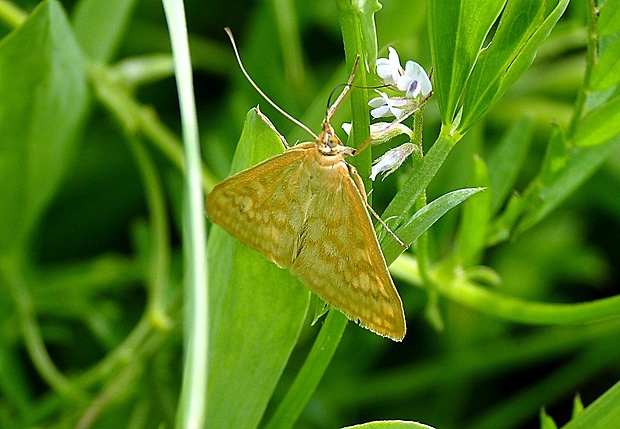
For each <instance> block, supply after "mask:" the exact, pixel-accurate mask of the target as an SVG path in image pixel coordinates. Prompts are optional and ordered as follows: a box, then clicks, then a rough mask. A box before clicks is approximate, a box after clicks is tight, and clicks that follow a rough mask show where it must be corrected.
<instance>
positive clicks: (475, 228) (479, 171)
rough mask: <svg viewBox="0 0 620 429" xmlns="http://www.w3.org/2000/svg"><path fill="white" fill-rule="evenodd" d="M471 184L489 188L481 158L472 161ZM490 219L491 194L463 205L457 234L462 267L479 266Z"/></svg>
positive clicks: (481, 194) (485, 169) (480, 195)
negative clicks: (472, 174)
mask: <svg viewBox="0 0 620 429" xmlns="http://www.w3.org/2000/svg"><path fill="white" fill-rule="evenodd" d="M471 184H472V185H474V186H479V187H482V188H488V187H489V172H488V170H487V166H486V164H485V163H484V160H483V159H482V158H475V159H474V180H473V183H471ZM490 218H491V192H488V191H487V192H481V193H479V194H478V195H474V196H473V197H471V198H470V199H469V200H467V201H466V202H465V203H464V204H463V211H462V216H461V224H460V229H459V234H458V253H459V256H460V260H461V264H462V265H463V266H464V267H470V266H472V265H477V264H479V262H480V256H481V255H482V251H483V250H484V247H485V244H486V236H487V229H488V223H489V219H490Z"/></svg>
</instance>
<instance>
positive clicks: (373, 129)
mask: <svg viewBox="0 0 620 429" xmlns="http://www.w3.org/2000/svg"><path fill="white" fill-rule="evenodd" d="M390 125H391V123H390V122H377V123H375V124H370V135H373V134H377V133H379V132H381V131H383V130H384V129H385V128H387V127H389V126H390ZM351 126H352V125H351V123H350V122H343V123H342V129H343V130H344V132H345V133H347V135H348V136H350V135H351Z"/></svg>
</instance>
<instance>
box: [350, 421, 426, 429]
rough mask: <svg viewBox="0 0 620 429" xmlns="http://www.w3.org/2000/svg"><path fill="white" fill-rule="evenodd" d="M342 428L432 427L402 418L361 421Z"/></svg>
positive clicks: (397, 428)
mask: <svg viewBox="0 0 620 429" xmlns="http://www.w3.org/2000/svg"><path fill="white" fill-rule="evenodd" d="M342 429H434V428H433V427H432V426H428V425H425V424H423V423H418V422H408V421H404V420H385V421H379V422H368V423H362V424H361V425H354V426H346V427H344V428H342Z"/></svg>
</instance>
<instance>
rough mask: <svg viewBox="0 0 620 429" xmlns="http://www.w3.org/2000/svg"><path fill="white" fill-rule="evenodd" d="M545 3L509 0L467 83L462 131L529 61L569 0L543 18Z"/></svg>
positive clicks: (486, 109)
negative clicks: (491, 39) (487, 45)
mask: <svg viewBox="0 0 620 429" xmlns="http://www.w3.org/2000/svg"><path fill="white" fill-rule="evenodd" d="M544 6H545V2H540V1H537V0H516V1H511V2H509V6H507V9H506V11H505V12H504V14H505V15H506V16H502V19H501V21H500V26H499V27H498V29H497V33H496V34H495V36H494V37H493V41H492V42H491V45H490V46H489V47H488V49H487V50H485V51H484V52H483V53H482V54H481V55H480V59H479V61H478V63H477V64H476V68H475V69H474V71H473V72H472V77H471V80H470V82H468V84H467V88H466V94H465V99H464V101H463V103H464V106H463V117H462V119H461V124H460V126H459V130H460V132H465V131H466V130H467V129H468V128H470V127H471V126H472V125H473V124H474V123H475V122H476V121H477V120H478V119H480V117H482V116H483V115H484V114H485V113H486V112H488V111H489V109H490V108H491V107H492V106H493V104H495V102H496V101H497V100H498V99H499V98H500V97H501V96H502V95H503V94H504V93H505V92H506V90H507V89H508V88H509V87H510V86H511V85H512V84H513V83H514V82H515V81H516V80H517V79H518V78H519V77H520V76H521V75H522V74H523V73H524V72H525V70H526V69H527V68H528V67H529V66H530V65H531V64H532V62H533V61H534V58H535V57H536V52H537V50H538V48H539V47H540V45H542V43H543V42H544V41H545V40H546V39H547V37H548V36H549V33H550V32H551V30H552V29H553V27H554V26H555V24H556V23H557V21H558V20H559V19H560V17H561V16H562V14H563V13H564V10H565V9H566V7H567V6H568V0H560V1H559V3H558V4H557V6H556V7H555V8H554V9H553V10H551V12H550V13H549V15H548V16H547V17H546V18H544V20H543V14H544V13H545V8H544ZM530 21H533V22H530Z"/></svg>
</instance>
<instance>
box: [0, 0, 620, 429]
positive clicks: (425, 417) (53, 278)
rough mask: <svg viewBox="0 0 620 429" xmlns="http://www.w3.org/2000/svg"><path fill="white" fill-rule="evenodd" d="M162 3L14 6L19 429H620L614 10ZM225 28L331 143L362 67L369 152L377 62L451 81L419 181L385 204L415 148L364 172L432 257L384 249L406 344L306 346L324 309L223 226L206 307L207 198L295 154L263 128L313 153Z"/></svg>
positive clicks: (441, 89)
mask: <svg viewBox="0 0 620 429" xmlns="http://www.w3.org/2000/svg"><path fill="white" fill-rule="evenodd" d="M164 3H165V5H166V14H164V8H163V7H162V4H161V3H160V2H158V1H155V0H142V1H141V2H137V1H131V0H107V1H105V2H101V1H97V0H78V1H72V2H69V1H63V2H60V1H59V0H45V1H42V2H38V1H33V0H22V1H14V2H10V1H7V0H0V20H1V22H2V24H3V25H2V26H0V37H1V39H0V198H1V199H0V201H2V206H1V207H0V292H1V293H0V427H7V428H9V427H10V428H13V427H16V428H17V427H34V426H36V427H50V428H51V427H79V428H89V427H94V428H107V427H131V428H141V427H145V428H147V427H148V428H150V427H172V426H174V425H175V424H176V425H177V426H179V427H180V426H181V425H183V418H189V419H190V420H187V419H186V420H185V422H188V421H189V422H190V423H193V424H195V425H199V426H202V422H201V419H202V418H201V417H200V413H198V414H197V415H198V417H196V420H193V421H192V420H191V417H187V416H192V415H194V414H192V410H191V409H190V408H192V407H193V406H194V405H192V404H195V403H196V402H192V399H193V400H194V401H197V403H198V404H199V407H200V406H202V407H201V408H203V410H202V411H205V412H206V414H205V415H206V417H205V418H206V420H205V422H204V425H205V426H207V427H235V428H240V427H247V428H254V427H257V426H262V427H269V428H283V427H293V426H294V427H307V428H312V427H345V426H348V427H386V428H387V427H390V428H392V427H393V428H401V427H402V428H405V427H407V428H409V427H411V428H416V427H418V428H423V427H430V426H432V427H437V428H448V429H449V428H472V429H474V428H476V429H482V428H521V427H533V426H536V425H539V426H540V427H543V428H553V427H562V428H566V429H576V428H586V427H587V428H598V427H600V428H604V427H609V424H610V423H609V422H615V421H617V420H618V418H619V417H618V414H619V413H620V406H619V405H618V404H619V403H620V402H619V401H618V398H617V396H618V391H619V390H618V389H619V387H618V386H619V384H618V379H619V369H620V368H619V367H618V363H617V362H618V361H619V357H620V324H619V319H618V316H620V295H618V294H617V285H618V278H619V276H618V266H620V260H619V259H618V256H617V255H618V252H617V243H618V241H619V234H620V228H619V225H620V206H619V205H618V198H617V195H618V191H619V188H620V174H619V173H620V170H619V167H618V163H617V159H618V154H619V151H620V147H619V145H620V134H619V131H618V130H620V91H619V89H620V74H618V73H617V71H616V69H617V63H618V53H619V52H620V44H619V40H618V33H619V32H620V26H618V22H619V20H618V19H617V17H618V15H619V14H620V12H619V6H620V5H619V2H618V1H617V0H606V1H600V2H598V3H595V2H594V0H591V1H589V2H588V1H586V0H574V1H573V2H571V3H570V4H569V2H568V0H555V1H542V0H509V1H507V0H484V1H480V0H460V1H459V2H452V1H448V0H428V1H426V2H422V1H420V2H410V1H408V0H394V1H390V2H387V1H386V2H384V4H383V5H381V4H379V3H378V2H377V1H376V0H375V1H372V0H367V1H363V0H360V1H350V0H349V1H347V0H336V1H334V2H325V1H321V0H314V1H299V2H293V1H290V0H288V1H287V0H274V1H272V2H237V3H232V2H228V3H226V2H215V4H213V3H214V2H199V1H187V2H185V4H184V5H183V4H182V3H181V2H174V1H166V2H164ZM175 6H176V7H177V9H174V7H175ZM179 6H184V7H185V8H186V12H187V15H186V16H187V19H188V28H189V46H190V50H191V54H192V62H193V63H192V65H193V68H194V81H195V87H194V90H195V93H196V96H197V97H196V100H197V101H196V107H197V118H198V125H199V128H200V131H201V149H202V151H203V154H204V162H203V163H202V164H201V165H200V164H198V156H197V155H198V154H197V153H195V152H196V151H194V152H192V150H191V147H192V146H191V141H192V138H194V137H195V135H194V134H193V133H194V132H195V126H193V125H192V124H191V118H192V115H191V111H192V109H193V104H192V103H191V100H190V102H189V103H188V102H187V100H188V99H187V98H185V97H182V101H181V104H182V107H181V111H182V112H183V115H182V117H183V118H184V119H183V121H181V119H180V118H181V116H180V115H179V109H178V108H177V107H176V106H178V105H179V101H178V100H179V99H178V96H177V88H176V86H175V80H174V75H175V70H176V73H177V83H178V87H179V92H180V93H184V94H185V95H186V96H187V91H188V90H191V88H192V85H191V81H189V80H188V79H187V74H186V75H185V76H186V78H183V77H182V76H183V74H182V73H183V68H182V66H180V64H182V58H183V55H184V54H187V50H186V49H185V48H183V43H182V40H183V37H182V35H183V34H184V30H183V28H182V27H183V25H182V19H180V20H179V18H180V16H179V15H176V16H175V13H178V12H179V11H180V10H181V9H178V7H179ZM175 18H176V19H177V21H175ZM166 19H167V20H166ZM167 23H168V24H169V25H170V28H169V29H168V27H167V25H168V24H167ZM225 26H230V27H231V28H232V29H233V32H234V33H235V35H236V36H237V38H238V43H239V45H240V49H241V55H242V57H243V59H244V62H245V65H246V67H247V69H248V70H249V72H250V74H251V75H252V77H253V79H254V80H255V81H257V82H258V83H259V85H260V86H261V87H262V89H263V90H264V91H265V92H266V93H267V94H269V96H270V98H272V99H273V100H276V101H277V103H278V104H279V105H280V106H282V107H284V108H285V109H286V110H287V111H288V112H290V113H291V114H292V115H293V116H295V117H298V118H300V119H301V120H302V122H304V123H305V124H307V125H309V126H311V127H312V128H315V127H318V125H319V124H320V122H321V120H322V119H323V116H324V115H325V105H326V102H327V100H328V99H329V96H330V93H331V91H332V90H333V89H334V88H335V87H336V86H337V85H339V84H341V83H343V82H345V81H346V77H347V76H348V73H349V71H350V70H351V68H352V66H353V63H354V62H355V59H356V55H358V54H359V55H360V56H361V66H360V68H359V71H358V73H357V75H356V81H355V84H356V85H357V86H358V88H356V89H354V90H353V91H352V94H351V97H350V103H345V104H346V106H343V108H341V109H340V111H339V112H338V113H337V114H336V117H335V119H334V121H333V123H334V126H335V127H339V125H340V123H342V122H345V121H349V122H351V121H352V122H353V125H352V137H351V139H350V143H349V145H352V146H355V147H359V146H360V145H361V144H362V142H363V141H364V140H366V138H367V137H368V135H369V129H370V116H369V111H370V109H369V107H368V100H369V99H370V98H372V97H373V96H374V95H375V94H374V92H373V91H371V90H370V89H367V88H366V87H370V86H373V85H375V86H376V85H378V84H380V81H379V79H378V77H377V76H376V74H375V70H374V63H375V61H376V59H377V57H386V56H387V51H388V50H387V47H388V46H393V47H395V48H396V49H398V50H399V51H400V54H401V57H403V58H406V59H408V58H413V59H414V60H415V61H417V62H419V63H420V64H421V65H422V66H424V68H425V69H426V70H427V71H429V70H431V68H432V73H431V75H432V79H431V80H432V83H433V94H434V95H433V97H432V98H431V99H430V101H429V102H428V103H427V104H426V105H425V107H424V108H422V109H420V110H418V111H417V112H416V113H415V114H414V115H413V119H412V120H411V119H409V120H407V122H406V124H407V125H408V126H411V124H412V123H413V126H412V129H413V132H411V133H410V135H409V137H410V138H412V140H413V143H415V144H416V145H417V148H418V151H417V152H414V156H412V161H405V163H404V164H403V166H402V167H401V168H400V169H399V170H398V171H397V172H396V173H394V174H393V175H391V176H389V177H388V178H386V179H385V181H381V182H380V181H377V182H371V181H370V180H369V179H367V178H368V177H369V175H370V171H371V162H372V160H373V159H375V158H377V157H378V156H379V155H380V154H381V153H382V152H385V151H386V150H388V149H389V148H390V147H394V146H396V145H398V144H400V143H402V141H401V140H402V138H403V137H404V136H402V135H401V136H397V137H395V138H394V139H393V140H391V141H390V142H388V143H385V144H382V145H377V146H373V147H372V150H369V149H367V150H365V151H363V152H362V153H361V154H360V156H356V157H355V158H354V160H352V162H354V163H355V166H356V168H357V169H358V171H359V172H360V174H361V176H362V177H364V179H365V184H366V187H367V189H370V188H371V187H372V188H373V194H372V199H373V205H374V206H375V208H376V210H377V211H378V212H379V213H380V214H381V215H382V218H383V219H384V220H385V221H386V223H387V224H388V225H389V226H390V228H391V229H392V230H393V231H394V232H395V233H396V235H398V236H399V237H400V238H401V239H402V240H403V241H405V242H406V243H408V244H411V245H412V246H411V250H409V251H406V252H405V251H404V249H403V248H402V247H401V246H400V245H398V243H396V242H395V241H394V239H393V237H392V236H391V235H390V234H387V233H386V232H385V230H384V229H383V228H381V227H378V228H377V234H378V237H379V240H380V243H381V246H382V249H383V251H384V255H385V257H386V260H387V262H388V263H392V265H391V267H390V270H391V272H392V275H393V276H394V279H395V280H396V283H397V286H398V288H399V291H400V293H401V295H402V298H403V303H404V306H405V309H406V313H407V323H408V333H407V337H406V338H405V341H404V342H403V343H402V344H395V343H392V342H390V341H389V340H386V339H383V338H379V337H377V336H375V335H374V334H372V333H371V332H368V331H366V330H363V329H361V328H359V327H357V326H354V325H353V324H351V323H349V325H352V326H350V327H349V329H348V330H346V332H345V327H346V326H347V319H346V318H345V317H344V316H343V315H342V314H341V313H339V312H338V311H335V310H330V311H329V313H328V314H327V316H326V317H324V318H321V319H320V320H319V322H318V323H316V324H314V325H311V323H310V320H311V319H312V311H308V310H309V309H312V308H314V306H316V307H317V308H320V307H321V303H315V299H314V298H313V297H312V296H311V295H310V293H309V291H308V290H307V289H306V288H304V287H303V285H301V284H300V283H299V281H298V280H296V279H295V278H294V277H292V276H290V275H289V274H288V272H286V271H282V270H280V269H278V268H277V267H276V266H275V265H273V264H272V263H269V262H267V261H266V260H265V259H264V258H263V257H262V256H260V255H257V254H255V253H253V252H252V251H250V250H248V249H247V248H245V247H243V246H241V245H239V244H238V243H237V242H236V241H235V240H234V239H232V238H231V237H230V236H228V235H227V234H225V233H224V232H223V231H221V230H220V229H218V228H217V227H212V228H211V229H210V230H209V233H208V245H207V247H206V249H204V248H203V249H202V250H206V252H207V257H208V258H207V260H208V264H207V265H205V267H207V266H208V273H209V275H208V291H206V290H204V289H203V288H201V287H200V281H199V280H197V278H199V277H200V276H201V275H202V274H204V270H202V269H196V268H204V267H201V266H199V265H200V264H199V263H197V262H196V260H198V261H199V260H200V251H199V252H197V253H196V250H195V249H196V247H194V248H193V249H194V250H193V251H192V250H190V249H191V247H190V246H189V243H190V242H193V243H194V245H195V246H196V243H198V249H201V248H200V245H202V244H201V236H202V235H201V233H200V225H199V224H200V219H198V224H197V223H196V217H195V214H196V210H197V208H196V207H195V205H194V208H193V209H192V204H191V197H187V198H186V196H187V195H188V194H187V192H188V191H187V189H188V186H189V187H190V188H191V183H197V179H198V174H201V177H200V178H201V179H202V184H203V188H204V191H205V192H208V191H209V190H210V189H211V188H212V187H213V186H214V184H215V183H217V181H218V180H220V179H222V178H223V177H225V176H226V175H227V174H228V173H229V169H230V170H231V171H238V170H240V169H243V168H247V167H248V166H251V165H254V164H256V163H257V162H259V161H260V160H262V159H265V158H266V157H268V156H271V155H273V154H276V153H279V152H281V151H282V150H283V148H282V137H281V136H280V135H279V134H278V133H277V132H275V131H274V128H273V127H272V126H271V125H270V124H269V123H268V122H267V121H266V120H265V119H264V117H263V115H262V114H261V113H259V110H254V109H252V107H253V106H255V105H257V104H258V103H259V102H261V109H260V111H262V112H263V113H264V115H265V116H266V117H268V118H269V119H270V120H271V121H273V123H274V124H275V129H278V130H280V132H282V134H283V135H285V136H286V140H287V141H288V142H291V143H293V142H296V141H306V140H307V136H304V134H303V133H304V131H303V130H301V129H299V128H298V127H293V126H292V125H291V124H290V123H289V122H287V120H286V119H285V118H282V117H281V116H280V115H279V114H277V112H276V111H275V110H274V109H272V108H271V106H268V105H265V103H264V102H262V101H260V98H259V97H258V95H257V94H256V93H255V91H254V90H253V89H252V88H251V87H250V85H248V83H247V82H246V81H245V80H244V79H243V77H242V75H241V73H239V71H238V68H237V66H236V64H235V62H234V57H233V55H232V49H231V48H230V46H229V43H228V41H227V39H226V36H225V34H224V31H223V28H224V27H225ZM170 40H173V41H176V43H175V46H176V48H175V51H174V52H175V55H174V60H173V56H172V55H171V54H170V52H171V48H170V46H171V43H170ZM179 41H181V42H179ZM179 47H180V48H179ZM185 72H186V73H188V70H187V69H186V70H185ZM359 87H362V88H359ZM190 98H191V97H190ZM248 111H249V112H248ZM188 118H189V119H188ZM338 132H339V131H338ZM339 134H341V136H344V133H339ZM180 136H183V138H181V137H180ZM239 136H240V138H239ZM182 140H183V143H182ZM183 145H185V151H184V146H183ZM235 148H236V152H235ZM233 153H234V155H233ZM422 153H423V155H422ZM415 154H417V156H416V155H415ZM199 169H201V170H200V171H199ZM186 172H187V173H188V174H187V175H185V173H186ZM192 175H194V179H196V180H194V181H193V182H192V180H191V179H190V180H189V181H188V182H187V183H188V184H186V182H185V181H184V177H190V176H192ZM196 191H198V192H196ZM199 194H200V192H199V190H196V189H194V190H193V192H191V193H190V195H194V196H196V195H199ZM457 206H458V208H457ZM191 213H193V214H194V223H187V222H185V223H184V221H183V219H188V218H189V217H190V214H191ZM198 214H200V207H198ZM346 227H354V226H351V225H346ZM203 247H204V246H203ZM191 255H193V259H192V257H191ZM190 273H192V274H190ZM201 273H202V274H201ZM184 280H185V281H186V282H187V285H188V286H187V287H185V288H184V287H183V283H184ZM614 287H615V289H614ZM207 292H208V299H207V296H205V295H206V294H207ZM201 293H202V295H201ZM201 296H202V297H204V302H203V301H202V300H201V298H200V297H201ZM196 297H198V298H196ZM192 300H193V301H192ZM196 300H198V301H199V302H198V303H197V302H196ZM207 302H208V312H204V311H201V310H200V308H201V305H197V304H205V305H203V307H204V306H206V303H207ZM207 315H208V327H207V324H206V322H207V320H206V319H207ZM201 320H202V321H203V322H205V325H202V324H201ZM207 339H208V341H207ZM201 347H203V348H204V349H205V350H206V351H208V353H207V361H206V362H196V361H195V360H194V361H193V362H192V359H190V358H189V357H190V356H194V357H195V356H197V355H196V354H192V353H193V352H194V351H196V350H200V348H201ZM198 356H200V355H199V354H198ZM201 365H202V366H203V367H204V369H205V370H206V373H207V379H206V381H207V383H206V403H205V404H204V405H202V403H203V399H202V397H201V396H200V389H201V385H202V384H201V382H203V381H205V379H204V376H201V371H200V370H199V369H200V366H201ZM196 368H198V369H196ZM578 391H579V392H581V397H583V398H584V403H585V405H586V406H585V408H584V407H583V406H582V405H581V399H579V398H578V399H576V400H574V402H573V397H574V395H575V393H576V392H578ZM543 407H544V410H543ZM571 410H572V411H571ZM571 413H572V414H571ZM181 415H182V416H184V417H183V418H180V417H179V416H181ZM395 419H402V420H395ZM373 420H375V421H373ZM361 422H368V423H365V424H361V425H359V426H351V425H354V424H356V423H361ZM416 422H423V423H424V424H422V423H416ZM190 423H187V424H190Z"/></svg>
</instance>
